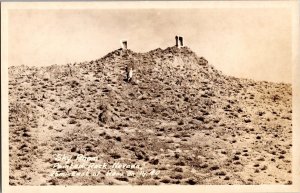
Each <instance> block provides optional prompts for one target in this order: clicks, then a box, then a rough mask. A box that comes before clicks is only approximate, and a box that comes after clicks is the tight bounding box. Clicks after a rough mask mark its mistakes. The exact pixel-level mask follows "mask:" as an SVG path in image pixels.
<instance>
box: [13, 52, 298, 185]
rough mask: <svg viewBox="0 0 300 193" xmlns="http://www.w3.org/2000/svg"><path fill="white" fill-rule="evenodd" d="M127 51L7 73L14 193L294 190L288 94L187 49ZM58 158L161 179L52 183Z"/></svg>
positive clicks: (286, 87) (59, 179)
mask: <svg viewBox="0 0 300 193" xmlns="http://www.w3.org/2000/svg"><path fill="white" fill-rule="evenodd" d="M126 52H127V55H123V52H122V51H121V50H116V51H113V52H111V53H109V54H108V55H106V56H104V57H103V58H101V59H99V60H95V61H91V62H85V63H78V64H68V65H64V66H60V65H52V66H48V67H27V66H19V67H10V68H9V102H10V104H9V110H10V111H9V121H10V125H9V142H10V145H9V149H10V154H9V158H10V162H9V163H10V165H9V171H10V176H9V178H10V184H11V185H98V184H138V185H141V184H143V185H146V184H192V185H194V184H291V183H292V182H291V180H292V175H291V147H292V121H291V117H292V107H291V105H292V89H291V85H289V84H283V83H271V82H257V81H252V80H248V79H238V78H234V77H229V76H226V75H223V74H222V73H221V72H220V71H218V70H216V69H215V68H214V67H213V66H212V65H210V64H209V63H208V62H207V61H206V60H205V59H204V58H202V57H201V58H200V57H198V56H196V55H195V53H193V52H192V51H191V50H190V49H189V48H187V47H184V48H181V49H178V48H176V47H169V48H167V49H165V50H162V49H156V50H152V51H150V52H147V53H134V52H132V51H130V50H127V51H126ZM128 61H133V62H134V63H135V64H138V65H136V69H135V72H134V79H133V81H132V82H131V83H127V82H126V81H124V79H125V77H126V73H125V66H126V63H128ZM57 153H62V154H69V155H74V156H75V155H77V154H78V153H81V154H84V155H86V156H89V157H95V156H99V157H100V158H101V160H102V161H106V162H108V163H113V162H116V161H119V162H124V163H137V164H141V165H143V167H144V168H152V169H157V170H158V171H160V174H159V175H158V176H156V177H147V178H142V177H108V176H105V173H104V172H103V173H101V175H100V176H97V177H81V178H77V177H51V176H49V173H51V172H52V171H53V168H52V167H53V163H55V162H57V161H56V160H54V158H53V154H57Z"/></svg>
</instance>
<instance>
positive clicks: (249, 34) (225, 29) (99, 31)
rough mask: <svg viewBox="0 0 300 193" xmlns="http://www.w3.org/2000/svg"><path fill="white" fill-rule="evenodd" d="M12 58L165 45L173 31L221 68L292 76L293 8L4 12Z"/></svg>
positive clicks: (78, 57) (48, 60)
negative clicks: (124, 41)
mask: <svg viewBox="0 0 300 193" xmlns="http://www.w3.org/2000/svg"><path fill="white" fill-rule="evenodd" d="M8 19H9V20H8V21H9V26H8V27H9V29H8V30H9V31H8V34H9V37H8V38H9V39H8V40H9V47H8V51H9V64H10V65H21V64H25V65H51V64H66V63H68V62H72V63H73V62H82V61H89V60H95V59H98V58H101V57H102V56H104V55H105V54H107V53H108V52H110V51H113V50H115V49H118V48H120V42H119V41H120V39H123V38H125V39H128V47H129V49H132V50H133V51H136V52H147V51H150V50H152V49H156V48H158V47H160V48H166V47H169V46H173V45H174V44H175V35H181V36H183V37H184V42H185V44H186V46H188V47H190V48H191V49H192V50H194V51H195V52H196V53H197V54H198V55H199V56H203V57H205V58H206V59H207V60H208V61H209V62H210V63H211V64H212V65H214V66H215V67H216V68H217V69H219V70H221V71H223V72H224V73H225V74H228V75H233V76H237V77H249V78H253V79H256V80H268V81H276V82H280V81H283V82H291V80H292V53H291V43H292V39H291V13H290V11H289V9H284V8H272V9H271V8H259V9H257V8H255V9H254V8H242V9H241V8H239V9H237V8H222V9H220V8H219V9H203V8H201V9H200V8H199V9H144V10H138V9H126V10H122V9H111V10H107V9H106V10H101V9H97V10H96V9H95V10H11V11H9V17H8Z"/></svg>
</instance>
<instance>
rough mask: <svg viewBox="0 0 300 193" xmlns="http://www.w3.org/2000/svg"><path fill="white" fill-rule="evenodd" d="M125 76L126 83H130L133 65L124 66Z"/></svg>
mask: <svg viewBox="0 0 300 193" xmlns="http://www.w3.org/2000/svg"><path fill="white" fill-rule="evenodd" d="M126 74H127V78H126V80H127V82H131V81H132V76H133V64H132V63H131V62H130V63H129V64H127V66H126Z"/></svg>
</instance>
